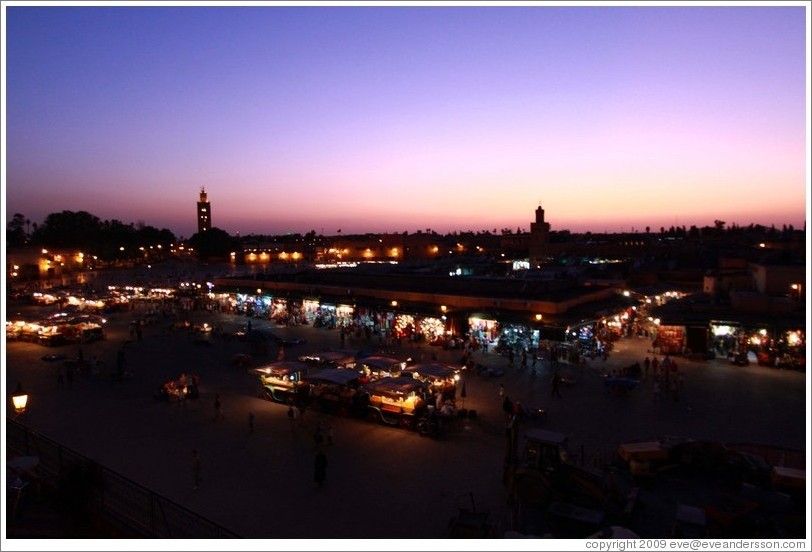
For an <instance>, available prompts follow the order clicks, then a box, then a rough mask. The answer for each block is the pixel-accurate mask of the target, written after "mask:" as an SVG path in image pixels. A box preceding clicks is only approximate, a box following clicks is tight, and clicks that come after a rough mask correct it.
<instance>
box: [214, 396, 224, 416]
mask: <svg viewBox="0 0 812 552" xmlns="http://www.w3.org/2000/svg"><path fill="white" fill-rule="evenodd" d="M225 419H226V417H225V416H223V404H222V403H221V402H220V393H217V394H216V395H215V396H214V421H215V422H216V421H217V420H225Z"/></svg>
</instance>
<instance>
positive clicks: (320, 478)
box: [313, 451, 327, 487]
mask: <svg viewBox="0 0 812 552" xmlns="http://www.w3.org/2000/svg"><path fill="white" fill-rule="evenodd" d="M313 479H314V480H315V481H316V484H317V485H318V486H319V487H321V486H322V485H324V481H325V480H326V479H327V455H326V454H324V452H322V451H319V452H318V453H316V460H315V463H314V474H313Z"/></svg>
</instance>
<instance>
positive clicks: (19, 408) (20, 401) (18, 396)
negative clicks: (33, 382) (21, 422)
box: [11, 382, 28, 416]
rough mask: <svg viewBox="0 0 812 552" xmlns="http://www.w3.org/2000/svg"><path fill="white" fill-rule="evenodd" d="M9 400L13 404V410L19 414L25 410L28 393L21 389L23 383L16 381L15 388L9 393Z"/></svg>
mask: <svg viewBox="0 0 812 552" xmlns="http://www.w3.org/2000/svg"><path fill="white" fill-rule="evenodd" d="M11 402H12V403H13V404H14V412H15V413H16V414H17V415H18V416H19V415H20V414H22V413H23V412H25V409H26V407H27V406H28V393H26V392H25V391H23V384H22V383H20V382H17V389H15V390H14V393H12V394H11Z"/></svg>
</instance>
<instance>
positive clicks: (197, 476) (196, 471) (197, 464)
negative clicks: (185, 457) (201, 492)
mask: <svg viewBox="0 0 812 552" xmlns="http://www.w3.org/2000/svg"><path fill="white" fill-rule="evenodd" d="M192 478H193V479H194V487H192V488H193V489H197V488H198V487H199V486H200V484H201V483H202V482H203V463H202V462H201V460H200V454H198V452H197V449H195V450H193V451H192Z"/></svg>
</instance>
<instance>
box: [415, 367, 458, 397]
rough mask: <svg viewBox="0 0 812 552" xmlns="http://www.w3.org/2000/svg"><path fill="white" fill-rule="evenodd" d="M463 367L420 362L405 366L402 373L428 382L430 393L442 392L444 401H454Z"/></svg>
mask: <svg viewBox="0 0 812 552" xmlns="http://www.w3.org/2000/svg"><path fill="white" fill-rule="evenodd" d="M461 370H462V367H458V366H453V365H451V364H443V363H437V362H435V363H420V364H415V365H414V366H408V367H407V368H405V369H404V370H403V372H402V374H401V375H407V374H408V375H411V376H412V377H413V378H414V379H416V380H419V381H422V382H424V383H427V384H428V390H429V394H431V395H436V394H437V393H440V394H442V397H443V400H444V401H451V402H454V400H455V398H456V395H457V382H458V381H459V379H460V371H461Z"/></svg>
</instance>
